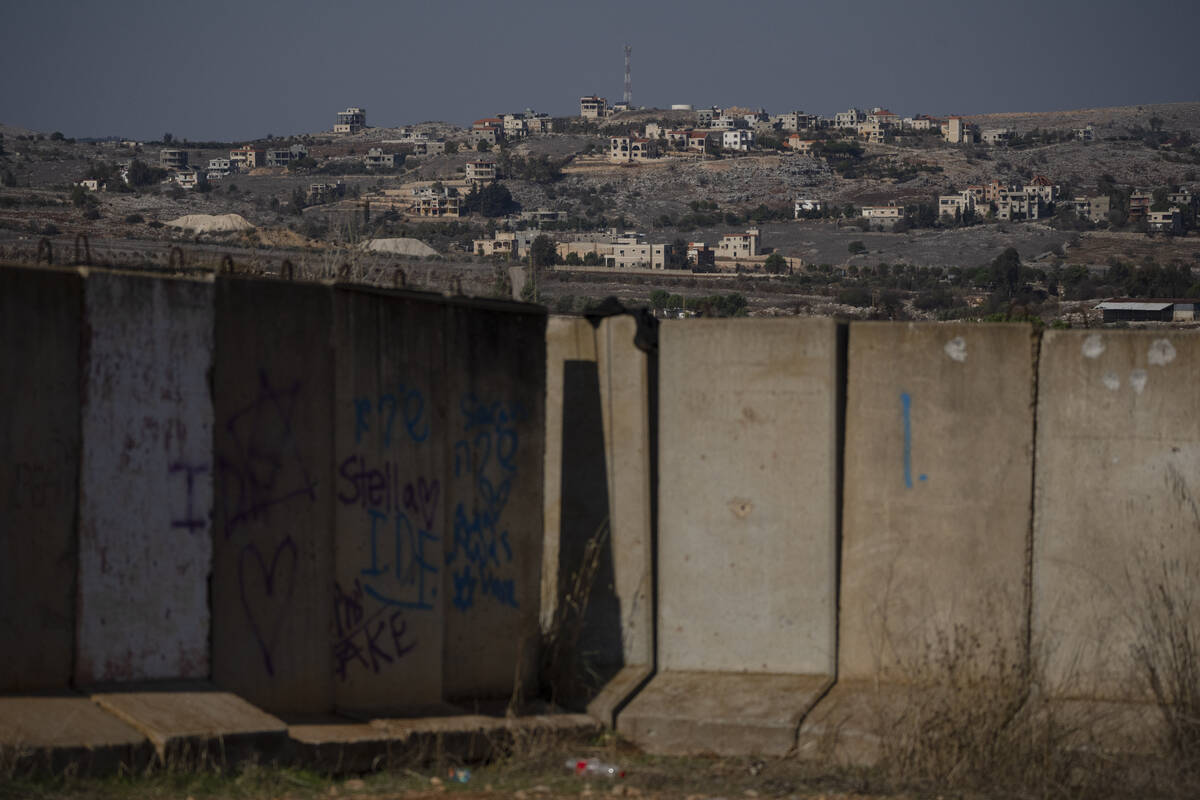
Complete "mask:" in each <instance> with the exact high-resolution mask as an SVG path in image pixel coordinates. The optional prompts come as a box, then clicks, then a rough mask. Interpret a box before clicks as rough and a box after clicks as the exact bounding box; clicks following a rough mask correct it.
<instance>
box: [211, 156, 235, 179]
mask: <svg viewBox="0 0 1200 800" xmlns="http://www.w3.org/2000/svg"><path fill="white" fill-rule="evenodd" d="M233 170H234V165H233V160H232V159H228V158H210V159H209V160H208V174H207V177H208V179H209V180H210V181H211V180H218V179H220V178H224V177H225V176H227V175H229V173H231V172H233Z"/></svg>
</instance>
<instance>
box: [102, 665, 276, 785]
mask: <svg viewBox="0 0 1200 800" xmlns="http://www.w3.org/2000/svg"><path fill="white" fill-rule="evenodd" d="M92 700H93V701H94V702H95V703H96V704H97V705H98V706H99V707H100V708H102V709H104V710H105V711H107V712H109V713H110V714H112V715H113V716H115V717H117V718H118V719H120V720H121V721H123V722H125V723H127V724H128V725H130V726H131V727H133V728H135V729H136V730H138V731H139V732H141V733H142V734H144V735H145V736H146V737H147V738H148V739H149V740H150V742H151V744H153V745H154V749H155V751H156V753H157V754H158V758H159V759H160V760H161V761H162V762H163V763H164V764H166V765H171V766H183V767H195V766H208V765H211V764H217V765H219V766H224V765H227V764H231V763H237V762H238V761H242V760H246V759H251V758H253V759H255V760H258V761H262V762H269V761H272V760H274V759H275V758H277V757H278V756H279V755H280V754H281V753H282V751H283V749H284V746H285V745H286V743H287V726H286V725H285V724H284V723H283V721H282V720H280V719H278V718H276V717H273V716H271V715H270V714H268V713H266V712H265V711H261V710H259V709H257V708H255V707H254V706H252V705H250V704H249V703H247V702H246V701H245V700H243V699H242V698H240V697H238V696H237V695H235V694H230V693H229V692H222V691H219V690H217V689H215V688H213V687H212V686H211V685H210V684H207V683H191V682H189V683H173V682H172V683H166V684H144V685H133V686H122V687H120V688H119V689H115V690H112V691H107V690H103V691H97V692H95V693H94V694H92Z"/></svg>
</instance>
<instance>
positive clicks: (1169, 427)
mask: <svg viewBox="0 0 1200 800" xmlns="http://www.w3.org/2000/svg"><path fill="white" fill-rule="evenodd" d="M1198 367H1200V336H1198V335H1197V334H1196V333H1195V332H1192V331H1187V332H1184V331H1179V330H1154V331H1110V330H1106V331H1099V332H1088V331H1048V332H1047V333H1046V334H1045V335H1044V337H1043V339H1042V349H1041V359H1040V365H1039V378H1038V423H1037V424H1038V430H1037V486H1036V502H1035V508H1036V513H1035V529H1034V551H1033V577H1034V595H1033V644H1034V647H1035V648H1036V652H1037V654H1038V655H1039V657H1040V658H1041V660H1042V664H1043V668H1044V673H1045V676H1046V679H1047V684H1048V686H1049V687H1050V690H1051V691H1053V692H1055V693H1057V694H1059V695H1066V696H1084V697H1107V698H1112V699H1121V698H1125V697H1129V696H1131V695H1132V696H1136V695H1139V694H1141V693H1143V692H1144V691H1145V688H1144V687H1145V683H1144V682H1143V680H1142V678H1143V676H1142V675H1140V674H1139V672H1138V670H1137V668H1136V666H1135V664H1134V662H1133V660H1132V653H1131V651H1132V648H1133V646H1134V645H1135V643H1141V644H1143V645H1149V646H1151V647H1156V646H1160V645H1164V644H1170V643H1171V639H1170V638H1169V637H1166V636H1162V635H1158V636H1155V635H1153V634H1151V635H1149V636H1147V635H1145V634H1144V631H1143V626H1144V625H1145V624H1146V623H1147V622H1148V621H1149V620H1150V613H1151V612H1153V611H1156V610H1157V611H1158V612H1159V613H1161V612H1163V611H1164V608H1163V607H1162V606H1161V605H1160V604H1159V603H1157V602H1153V603H1151V602H1148V601H1147V581H1149V583H1150V586H1152V587H1157V586H1162V587H1163V588H1164V589H1165V590H1166V591H1167V592H1168V595H1169V596H1171V597H1172V599H1173V600H1174V601H1175V602H1176V603H1178V604H1180V605H1179V606H1178V608H1180V609H1185V608H1191V609H1193V612H1192V613H1194V609H1195V608H1196V607H1197V605H1196V604H1197V603H1198V602H1200V596H1198V595H1200V589H1198V584H1197V582H1196V575H1197V574H1198V570H1200V545H1197V541H1198V540H1197V532H1198V531H1200V511H1198V506H1197V500H1196V498H1197V494H1198V492H1200V483H1198V482H1200V417H1198V416H1197V414H1196V413H1195V408H1196V374H1197V369H1198ZM1188 603H1190V604H1191V605H1190V606H1188V605H1186V604H1188ZM1183 620H1184V621H1189V622H1190V620H1189V618H1188V615H1187V614H1186V612H1185V615H1184V617H1183ZM1175 643H1178V640H1177V639H1176V640H1175Z"/></svg>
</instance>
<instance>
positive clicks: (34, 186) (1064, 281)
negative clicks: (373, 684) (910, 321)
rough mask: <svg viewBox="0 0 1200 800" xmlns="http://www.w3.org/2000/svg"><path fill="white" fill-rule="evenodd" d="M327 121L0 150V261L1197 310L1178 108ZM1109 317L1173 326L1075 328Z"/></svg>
mask: <svg viewBox="0 0 1200 800" xmlns="http://www.w3.org/2000/svg"><path fill="white" fill-rule="evenodd" d="M331 122H332V126H331V128H330V129H329V130H328V131H325V132H320V133H313V134H304V135H297V136H289V137H276V136H273V135H269V136H267V137H265V138H263V139H260V140H255V141H250V142H232V143H219V142H189V141H187V140H181V139H176V138H175V137H174V136H173V135H172V134H169V133H168V134H164V136H163V137H162V139H161V141H158V142H140V141H132V140H117V139H107V140H100V141H86V142H85V141H74V140H69V139H67V138H66V137H64V136H63V135H62V134H58V133H55V134H51V135H48V136H47V135H45V134H38V133H34V132H31V131H20V130H18V129H12V128H4V129H3V130H4V131H5V135H4V138H3V139H0V148H2V150H0V184H3V186H2V187H0V247H3V248H8V249H9V250H12V251H14V252H16V251H18V250H20V249H21V248H25V249H30V248H32V247H33V245H34V243H35V242H36V241H37V240H39V239H40V238H41V237H46V238H48V239H50V240H51V241H53V240H54V239H55V238H56V237H58V238H64V237H67V238H69V237H72V236H74V235H75V234H78V233H84V234H86V235H87V237H88V239H89V242H90V241H91V240H95V241H96V244H97V250H98V251H99V252H103V251H104V248H105V247H109V248H110V249H114V250H115V251H120V250H121V247H118V246H117V245H115V244H113V243H114V242H121V243H124V244H123V245H122V246H123V248H124V252H136V251H137V250H138V249H139V248H140V249H142V250H143V251H144V253H147V254H148V255H145V257H146V258H147V259H149V260H154V259H155V258H156V257H161V256H162V252H163V251H162V248H163V247H167V246H170V245H171V244H173V243H174V244H178V243H180V242H187V243H190V244H191V245H193V246H199V245H202V246H205V247H208V248H209V249H211V250H212V251H213V252H214V253H216V252H217V251H220V252H224V253H226V254H234V253H238V254H247V253H248V254H251V256H252V257H251V258H249V259H247V258H241V259H236V258H235V260H241V261H247V260H249V261H252V262H254V264H255V265H256V266H255V267H254V268H256V269H263V270H267V271H269V270H270V266H269V262H270V261H271V260H272V258H273V257H274V258H275V260H279V259H284V258H286V259H287V260H289V262H291V263H294V264H304V265H310V268H311V269H314V270H317V271H318V272H319V271H321V270H324V271H326V272H332V271H334V270H335V269H336V268H337V264H335V263H334V262H343V264H344V263H349V264H350V267H351V268H352V269H356V270H358V271H359V272H361V275H362V277H364V278H366V279H369V280H374V281H376V282H388V281H389V279H388V276H387V273H388V270H387V268H385V267H384V266H381V265H379V264H378V263H377V262H378V261H379V260H380V259H383V260H386V261H388V263H389V264H391V266H392V269H393V270H394V269H404V270H405V272H406V280H407V279H408V277H407V276H411V277H412V278H414V279H416V280H420V281H423V282H424V283H426V284H428V285H430V286H431V287H432V288H448V287H450V286H453V285H461V282H462V281H463V280H464V278H465V279H466V282H467V284H468V285H469V287H470V288H469V291H471V292H472V293H483V294H486V293H495V294H510V293H512V294H515V295H517V296H524V297H525V298H526V299H536V300H538V301H540V302H545V303H547V304H549V305H551V306H552V307H553V308H554V309H555V310H558V311H562V312H574V311H581V310H584V309H585V308H586V307H588V305H589V304H591V303H594V302H596V300H597V298H598V296H601V295H603V294H616V295H618V296H619V297H621V299H623V300H626V301H627V302H637V301H641V302H650V303H652V304H654V305H655V306H656V307H657V308H658V309H659V311H660V312H662V313H667V312H670V313H680V314H713V313H751V314H768V315H779V314H813V313H815V314H827V313H834V314H848V315H851V316H863V315H867V316H885V317H889V318H895V317H898V316H909V317H915V318H969V317H971V316H979V315H993V316H994V315H997V314H999V315H1002V316H1012V315H1017V316H1032V317H1038V318H1040V319H1043V321H1061V322H1063V323H1064V324H1072V323H1073V322H1078V323H1082V324H1091V322H1093V321H1095V322H1100V321H1104V320H1107V321H1115V320H1121V321H1138V320H1141V319H1152V320H1161V319H1167V318H1170V319H1171V320H1181V321H1182V320H1184V319H1190V317H1188V316H1187V313H1188V309H1187V307H1186V304H1185V303H1183V302H1182V300H1184V299H1186V298H1188V297H1192V296H1195V295H1197V294H1200V285H1197V280H1196V278H1194V277H1193V268H1195V267H1200V260H1198V257H1200V248H1198V247H1197V243H1198V242H1200V238H1197V234H1196V233H1195V231H1196V226H1197V211H1198V210H1200V182H1198V181H1197V166H1198V165H1200V150H1198V149H1197V146H1196V142H1197V141H1198V139H1197V138H1196V137H1197V136H1200V104H1174V105H1165V106H1146V107H1136V108H1134V107H1130V108H1119V109H1092V110H1088V111H1080V112H1058V113H1046V114H1032V113H1026V114H1008V115H1003V114H989V115H977V116H974V117H966V116H962V115H953V114H952V115H946V116H941V117H935V116H930V115H927V114H911V115H905V116H902V115H900V114H897V113H893V112H892V111H890V110H888V109H886V108H883V107H872V108H869V109H860V108H849V109H847V110H846V111H843V112H839V113H836V114H833V115H831V116H823V115H818V114H810V113H805V112H803V111H799V110H791V111H785V112H782V113H769V112H768V111H767V110H765V109H750V108H743V107H736V106H730V107H723V108H722V107H699V108H694V107H692V106H690V105H676V106H672V107H670V108H668V109H646V108H634V107H631V106H630V104H628V103H613V104H610V103H609V102H608V101H607V99H606V98H604V97H600V96H597V95H585V96H582V97H580V98H579V101H578V115H576V116H570V117H552V116H550V115H549V114H546V113H539V112H536V111H533V110H531V109H526V110H524V111H511V112H503V113H497V114H494V115H492V116H486V117H481V118H479V119H476V120H475V121H474V122H473V123H472V124H471V125H469V126H462V127H460V126H455V125H451V124H448V123H419V124H412V125H404V126H400V127H375V126H372V125H370V124H369V121H368V114H367V110H366V109H364V108H360V107H349V108H346V109H344V110H341V111H337V112H336V113H334V114H331ZM156 254H157V255H156ZM214 257H215V256H214ZM438 262H440V263H441V264H443V265H444V267H442V268H440V269H434V268H433V267H432V266H429V265H430V264H433V263H438ZM415 265H421V266H420V267H416V268H415ZM508 267H518V268H523V270H522V269H517V270H515V271H513V270H509V269H507V268H508ZM530 270H533V271H537V272H541V273H545V274H543V275H541V280H536V278H537V277H538V276H537V275H530V274H529V271H530ZM418 276H422V277H418ZM656 276H657V277H656ZM697 276H699V277H697ZM530 278H535V280H529V279H530ZM722 280H724V283H722ZM456 282H458V283H456ZM593 283H596V284H601V285H599V286H594V287H593V286H590V285H589V284H593ZM651 284H653V285H651ZM647 287H648V288H647ZM650 289H653V290H654V291H650ZM688 290H691V291H688ZM651 295H653V297H652V296H651ZM730 297H735V298H736V299H734V300H732V301H731V300H729V298H730ZM1137 298H1153V299H1155V300H1163V301H1167V300H1170V301H1173V302H1172V305H1171V306H1170V307H1169V308H1167V307H1164V308H1160V309H1158V311H1154V312H1146V313H1141V314H1124V315H1122V314H1117V313H1115V312H1114V313H1109V309H1106V308H1104V307H1102V305H1103V304H1102V303H1101V302H1100V301H1104V300H1108V301H1119V300H1122V299H1124V300H1129V299H1137ZM1093 301H1094V302H1093ZM1071 303H1075V305H1073V306H1072V305H1069V304H1071ZM1064 304H1066V305H1064ZM1141 305H1145V303H1142V304H1141ZM1101 312H1103V313H1101Z"/></svg>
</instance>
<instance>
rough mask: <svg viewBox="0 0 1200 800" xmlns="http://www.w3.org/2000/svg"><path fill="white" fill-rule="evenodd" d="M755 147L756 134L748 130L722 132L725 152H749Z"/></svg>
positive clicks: (722, 143)
mask: <svg viewBox="0 0 1200 800" xmlns="http://www.w3.org/2000/svg"><path fill="white" fill-rule="evenodd" d="M753 146H754V133H753V132H752V131H747V130H735V131H722V132H721V148H722V149H724V150H736V151H741V152H746V151H748V150H749V149H750V148H751V147H753Z"/></svg>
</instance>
